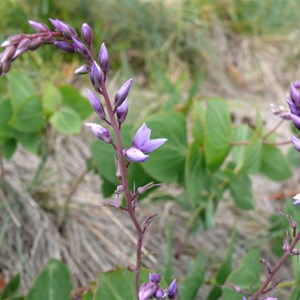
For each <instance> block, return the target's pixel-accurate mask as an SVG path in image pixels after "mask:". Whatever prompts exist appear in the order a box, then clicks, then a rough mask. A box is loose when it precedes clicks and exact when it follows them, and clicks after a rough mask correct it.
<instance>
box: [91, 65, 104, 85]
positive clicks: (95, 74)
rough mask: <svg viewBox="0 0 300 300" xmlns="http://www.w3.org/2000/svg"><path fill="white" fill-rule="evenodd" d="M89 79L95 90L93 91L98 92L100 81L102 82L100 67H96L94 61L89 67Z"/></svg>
mask: <svg viewBox="0 0 300 300" xmlns="http://www.w3.org/2000/svg"><path fill="white" fill-rule="evenodd" d="M90 78H91V81H92V84H93V86H94V88H95V90H97V91H98V90H100V87H101V81H102V74H101V70H100V67H99V66H98V65H97V63H96V62H95V61H93V63H92V66H91V73H90Z"/></svg>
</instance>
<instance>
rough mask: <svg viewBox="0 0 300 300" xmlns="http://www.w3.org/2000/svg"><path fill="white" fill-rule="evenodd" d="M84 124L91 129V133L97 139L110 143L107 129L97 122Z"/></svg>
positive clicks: (110, 139)
mask: <svg viewBox="0 0 300 300" xmlns="http://www.w3.org/2000/svg"><path fill="white" fill-rule="evenodd" d="M85 126H87V127H88V128H90V130H91V131H92V133H93V134H94V136H95V137H96V138H98V139H100V140H101V141H103V142H105V143H107V144H110V143H112V138H111V136H110V133H109V131H108V130H107V129H106V128H104V127H102V126H101V125H99V124H95V123H86V124H85Z"/></svg>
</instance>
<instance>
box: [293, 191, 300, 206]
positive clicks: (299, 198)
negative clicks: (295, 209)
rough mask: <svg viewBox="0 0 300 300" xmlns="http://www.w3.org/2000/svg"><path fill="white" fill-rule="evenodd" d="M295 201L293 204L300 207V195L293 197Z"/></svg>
mask: <svg viewBox="0 0 300 300" xmlns="http://www.w3.org/2000/svg"><path fill="white" fill-rule="evenodd" d="M293 199H294V202H293V204H294V205H300V193H299V194H297V195H295V196H294V197H293Z"/></svg>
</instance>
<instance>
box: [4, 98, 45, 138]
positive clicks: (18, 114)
mask: <svg viewBox="0 0 300 300" xmlns="http://www.w3.org/2000/svg"><path fill="white" fill-rule="evenodd" d="M10 125H11V127H13V128H14V129H16V130H19V131H21V132H26V133H32V132H36V131H39V130H40V129H42V128H43V127H44V125H45V120H44V114H43V110H42V106H41V101H40V99H39V97H37V96H31V97H29V98H26V99H25V100H23V101H22V103H20V104H19V105H18V107H17V108H15V109H14V116H13V118H12V120H11V121H10Z"/></svg>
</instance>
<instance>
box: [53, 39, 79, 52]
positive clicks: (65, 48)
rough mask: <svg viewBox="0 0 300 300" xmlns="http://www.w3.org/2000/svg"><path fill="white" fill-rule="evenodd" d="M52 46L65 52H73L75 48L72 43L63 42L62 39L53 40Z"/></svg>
mask: <svg viewBox="0 0 300 300" xmlns="http://www.w3.org/2000/svg"><path fill="white" fill-rule="evenodd" d="M54 46H55V47H57V48H59V49H60V50H62V51H65V52H67V53H74V52H75V48H74V47H73V45H71V44H70V43H68V42H64V41H59V42H54Z"/></svg>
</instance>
